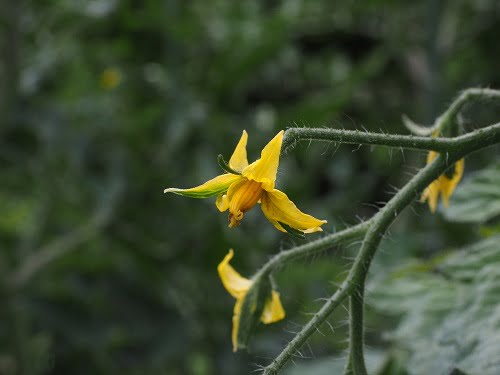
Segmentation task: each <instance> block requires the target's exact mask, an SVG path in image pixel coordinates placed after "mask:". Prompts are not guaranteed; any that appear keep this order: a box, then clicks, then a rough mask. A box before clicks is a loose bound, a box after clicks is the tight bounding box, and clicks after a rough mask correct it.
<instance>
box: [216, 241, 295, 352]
mask: <svg viewBox="0 0 500 375" xmlns="http://www.w3.org/2000/svg"><path fill="white" fill-rule="evenodd" d="M233 255H234V252H233V250H232V249H231V250H229V253H228V254H227V255H226V256H225V257H224V259H223V260H222V262H220V263H219V266H218V267H217V271H218V272H219V277H220V279H221V281H222V284H223V285H224V287H225V288H226V290H227V291H228V292H229V294H231V295H232V296H233V297H234V298H236V303H235V305H234V310H233V331H232V335H231V338H232V342H233V351H236V350H238V331H239V328H240V317H241V309H242V306H243V302H244V300H245V297H246V295H247V292H248V290H249V289H250V287H251V286H252V284H253V280H251V279H246V278H244V277H243V276H241V275H240V274H239V273H238V272H237V271H236V270H235V269H234V268H233V267H232V266H231V265H230V264H229V261H230V260H231V259H232V258H233ZM252 309H255V306H252ZM284 317H285V310H284V309H283V306H282V305H281V301H280V295H279V293H278V292H277V291H275V290H272V291H271V296H270V297H269V298H267V299H266V301H265V304H264V308H263V310H262V313H261V315H260V321H261V322H263V323H264V324H269V323H274V322H277V321H279V320H281V319H283V318H284Z"/></svg>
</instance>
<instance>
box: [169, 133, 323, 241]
mask: <svg viewBox="0 0 500 375" xmlns="http://www.w3.org/2000/svg"><path fill="white" fill-rule="evenodd" d="M283 133H284V132H283V130H282V131H280V132H279V133H278V134H277V135H276V136H275V137H274V138H273V139H272V140H271V141H270V142H269V143H268V144H267V145H266V147H264V149H263V150H262V153H261V157H260V159H258V160H257V161H255V162H253V163H252V164H248V161H247V151H246V145H247V139H248V134H247V132H246V131H245V130H244V131H243V134H242V136H241V139H240V141H239V142H238V145H237V146H236V149H235V150H234V152H233V155H232V156H231V159H229V168H227V169H228V170H229V171H231V172H232V173H225V174H222V175H220V176H217V177H215V178H213V179H211V180H209V181H207V182H205V183H204V184H202V185H200V186H196V187H194V188H191V189H177V188H168V189H165V193H174V194H179V195H183V196H186V197H191V198H207V197H211V196H217V200H216V202H215V204H216V206H217V208H218V209H219V211H221V212H224V211H226V210H228V209H229V227H231V228H232V227H236V226H238V225H240V222H241V220H242V219H243V216H244V214H245V212H247V211H248V210H250V209H251V208H252V207H253V206H255V205H256V204H257V203H261V208H262V212H263V213H264V215H265V216H266V218H267V219H268V220H269V221H270V222H271V223H273V225H274V226H275V227H276V228H277V229H278V230H280V231H282V232H287V231H289V230H287V229H289V228H292V230H297V231H300V232H303V233H311V232H317V231H321V230H322V229H321V228H320V227H321V225H323V224H325V223H326V220H319V219H316V218H315V217H313V216H311V215H308V214H305V213H303V212H302V211H300V210H299V209H298V208H297V206H295V204H294V203H293V202H292V201H291V200H290V199H288V197H287V196H286V194H285V193H283V192H282V191H279V190H277V189H275V188H274V183H275V181H276V173H277V171H278V164H279V158H280V152H281V143H282V141H283ZM287 227H289V228H287Z"/></svg>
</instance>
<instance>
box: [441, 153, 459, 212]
mask: <svg viewBox="0 0 500 375" xmlns="http://www.w3.org/2000/svg"><path fill="white" fill-rule="evenodd" d="M463 174H464V159H460V160H459V161H457V162H456V163H455V166H454V170H453V177H452V178H451V179H450V178H448V177H447V176H446V175H442V176H441V178H442V179H443V180H444V181H443V182H442V187H441V191H442V192H441V196H442V197H443V203H444V206H445V207H448V205H449V204H450V197H451V194H453V191H455V188H456V187H457V185H458V183H459V182H460V180H461V179H462V176H463Z"/></svg>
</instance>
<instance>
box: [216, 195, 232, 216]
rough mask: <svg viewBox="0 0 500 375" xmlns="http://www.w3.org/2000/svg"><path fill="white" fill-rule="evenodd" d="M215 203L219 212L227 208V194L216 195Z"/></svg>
mask: <svg viewBox="0 0 500 375" xmlns="http://www.w3.org/2000/svg"><path fill="white" fill-rule="evenodd" d="M215 205H216V206H217V208H218V209H219V211H220V212H224V211H226V210H227V209H228V208H229V199H227V194H220V195H218V196H217V200H216V201H215Z"/></svg>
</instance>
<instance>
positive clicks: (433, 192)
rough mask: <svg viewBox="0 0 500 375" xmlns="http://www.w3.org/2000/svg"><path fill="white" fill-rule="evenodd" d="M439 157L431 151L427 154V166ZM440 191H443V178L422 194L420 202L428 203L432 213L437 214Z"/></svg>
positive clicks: (439, 178) (438, 179) (434, 182)
mask: <svg viewBox="0 0 500 375" xmlns="http://www.w3.org/2000/svg"><path fill="white" fill-rule="evenodd" d="M437 156H438V153H437V152H436V151H429V153H428V154H427V164H430V163H431V162H432V161H433V160H434V159H436V158H437ZM440 191H441V176H440V177H438V178H437V179H436V180H434V181H433V182H431V183H430V184H429V186H427V187H426V188H425V190H424V192H423V193H422V196H421V197H420V201H422V202H425V201H427V203H428V204H429V208H430V210H431V212H432V213H434V212H436V208H437V204H438V199H439V192H440Z"/></svg>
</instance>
